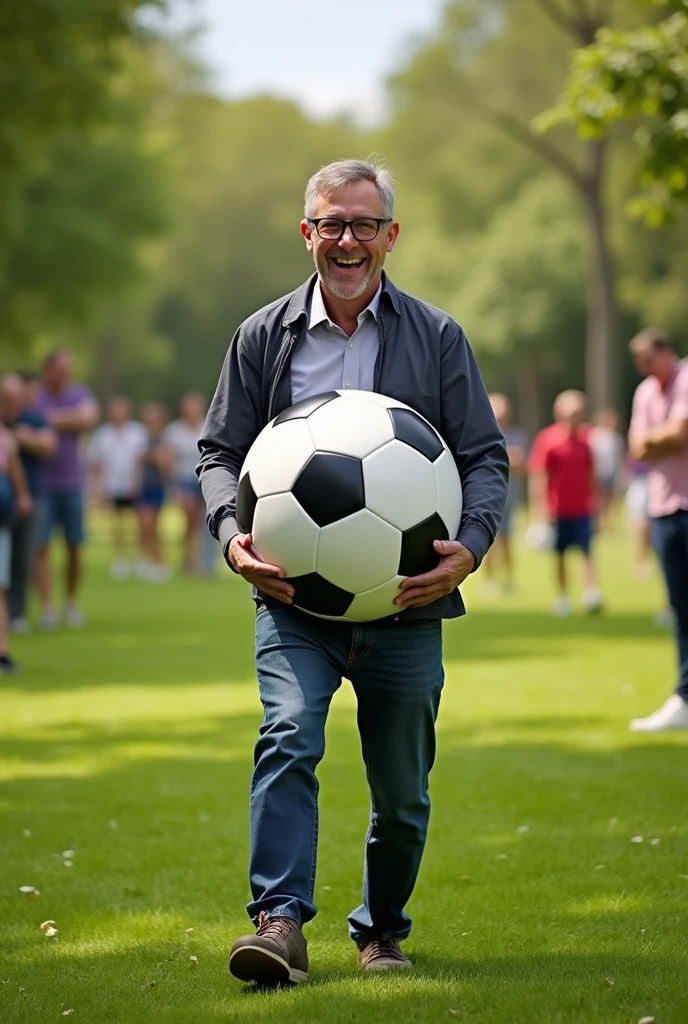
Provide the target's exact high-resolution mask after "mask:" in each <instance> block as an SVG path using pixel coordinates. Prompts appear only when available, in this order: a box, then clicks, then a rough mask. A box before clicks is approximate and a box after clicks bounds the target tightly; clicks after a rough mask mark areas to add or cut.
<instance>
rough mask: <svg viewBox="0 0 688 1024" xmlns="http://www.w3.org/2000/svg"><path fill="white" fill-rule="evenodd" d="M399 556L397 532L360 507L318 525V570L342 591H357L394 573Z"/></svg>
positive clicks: (377, 583) (398, 535) (371, 585)
mask: <svg viewBox="0 0 688 1024" xmlns="http://www.w3.org/2000/svg"><path fill="white" fill-rule="evenodd" d="M400 555H401V534H400V532H399V531H398V530H397V529H395V528H394V527H393V526H391V525H390V524H389V523H385V522H384V521H383V520H382V519H379V518H378V516H376V515H374V514H373V513H372V512H370V511H369V510H368V509H362V510H361V511H360V512H355V513H354V514H353V515H352V516H347V517H346V519H340V520H339V521H338V522H336V523H331V524H330V525H329V526H324V527H322V529H321V530H320V542H319V544H318V558H317V566H318V573H319V574H320V575H321V576H324V577H325V579H327V580H330V581H331V582H332V583H336V584H337V586H338V587H341V588H342V589H343V590H348V591H351V593H353V594H359V593H361V592H362V591H366V590H371V589H372V588H373V587H377V586H379V585H380V584H381V583H385V582H386V581H387V580H388V579H390V577H392V576H395V575H396V574H397V572H398V571H399V557H400Z"/></svg>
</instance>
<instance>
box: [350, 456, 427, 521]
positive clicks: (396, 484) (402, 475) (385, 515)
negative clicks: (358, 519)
mask: <svg viewBox="0 0 688 1024" xmlns="http://www.w3.org/2000/svg"><path fill="white" fill-rule="evenodd" d="M363 486H364V489H365V503H366V507H367V508H369V509H370V510H371V511H372V512H376V513H377V514H378V515H379V516H381V518H382V519H384V520H386V522H388V523H391V524H392V526H396V527H397V528H398V529H399V530H409V529H410V528H411V527H412V526H416V525H417V524H418V523H422V522H423V521H424V520H425V519H429V518H430V516H431V515H433V514H434V512H435V511H436V508H435V504H436V501H437V486H436V483H435V473H434V470H433V463H432V462H430V461H429V459H427V458H426V457H425V455H422V454H421V453H420V452H419V451H417V450H416V449H415V448H411V446H410V445H408V444H406V443H405V442H404V441H397V440H394V441H390V443H389V444H386V445H385V446H384V447H383V448H379V449H378V450H377V451H375V452H373V454H372V455H369V456H368V457H367V458H366V459H364V460H363Z"/></svg>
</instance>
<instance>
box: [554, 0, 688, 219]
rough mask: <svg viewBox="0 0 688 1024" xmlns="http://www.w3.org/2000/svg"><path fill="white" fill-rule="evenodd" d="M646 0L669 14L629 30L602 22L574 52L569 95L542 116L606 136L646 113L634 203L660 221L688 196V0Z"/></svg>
mask: <svg viewBox="0 0 688 1024" xmlns="http://www.w3.org/2000/svg"><path fill="white" fill-rule="evenodd" d="M647 3H648V7H653V8H657V7H661V8H663V12H664V14H665V15H666V16H665V17H664V18H663V19H662V20H661V21H659V22H658V23H651V24H647V25H643V26H642V27H641V28H637V29H634V30H632V31H628V32H618V31H617V32H615V31H612V30H611V29H608V28H601V29H599V31H598V32H597V33H596V35H595V39H594V42H592V43H591V44H590V45H588V46H584V47H582V48H581V49H579V50H577V51H576V52H575V53H574V55H573V67H572V71H571V74H570V76H569V78H568V81H567V82H566V87H565V91H564V94H563V96H562V98H561V99H560V101H559V102H558V104H557V105H556V106H555V107H553V108H552V109H551V110H550V111H548V112H547V113H546V114H543V115H542V117H541V118H540V119H539V122H538V124H539V127H540V129H541V130H543V131H547V130H549V129H550V128H553V127H555V126H557V125H560V124H575V125H576V127H577V128H578V131H579V133H580V135H581V137H582V138H584V139H588V140H593V141H599V140H601V139H603V138H604V137H605V136H606V135H608V129H609V127H610V126H611V125H612V124H614V123H615V122H617V121H619V120H622V119H639V120H640V126H639V127H638V129H637V131H636V132H635V139H636V142H637V144H638V146H639V147H640V149H641V161H640V173H639V178H640V184H641V186H642V187H643V192H642V194H641V195H640V196H637V197H635V198H634V199H633V200H632V202H631V203H630V204H629V209H630V212H631V214H634V215H636V216H643V217H644V218H645V220H646V222H647V223H648V224H649V225H651V226H658V225H660V224H666V223H670V222H672V221H673V220H674V219H675V217H676V215H677V210H678V208H679V207H680V206H681V205H683V204H686V203H688V0H673V2H671V0H647ZM648 13H650V12H648Z"/></svg>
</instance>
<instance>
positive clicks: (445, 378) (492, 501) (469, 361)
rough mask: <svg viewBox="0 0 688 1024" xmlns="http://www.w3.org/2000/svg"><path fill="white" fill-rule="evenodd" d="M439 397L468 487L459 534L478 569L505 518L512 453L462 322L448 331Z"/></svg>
mask: <svg viewBox="0 0 688 1024" xmlns="http://www.w3.org/2000/svg"><path fill="white" fill-rule="evenodd" d="M440 402H441V419H442V434H443V436H444V438H445V440H446V442H447V444H448V445H449V447H450V448H451V450H452V453H453V455H454V458H455V459H456V465H457V468H458V470H459V476H460V477H461V486H462V488H463V513H462V516H461V525H460V526H459V534H458V537H457V538H456V539H457V540H458V541H460V542H461V543H462V544H464V545H465V546H466V547H467V548H468V549H469V551H471V552H472V553H473V554H474V555H475V562H476V565H475V567H476V569H477V568H478V566H479V565H480V563H481V562H482V560H483V558H484V557H485V555H486V554H487V551H488V549H489V547H490V545H491V544H492V542H493V540H494V538H495V535H496V533H497V530H498V529H499V524H500V523H501V521H502V512H503V510H504V503H505V501H506V492H507V486H508V482H509V457H508V455H507V451H506V443H505V441H504V437H503V435H502V432H501V430H500V429H499V427H498V426H497V421H496V419H495V417H494V413H493V412H492V407H491V405H490V400H489V398H488V397H487V391H486V389H485V385H484V383H483V380H482V377H481V376H480V371H479V370H478V366H477V364H476V361H475V357H474V355H473V353H472V351H471V348H470V345H469V344H468V341H467V340H466V336H465V334H464V333H463V331H462V330H461V328H460V327H459V326H458V324H452V325H451V327H449V326H448V327H447V328H445V331H444V332H443V338H442V349H441V355H440Z"/></svg>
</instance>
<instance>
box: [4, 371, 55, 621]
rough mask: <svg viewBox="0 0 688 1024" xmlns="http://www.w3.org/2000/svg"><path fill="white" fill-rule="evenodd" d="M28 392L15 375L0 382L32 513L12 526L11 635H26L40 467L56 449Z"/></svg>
mask: <svg viewBox="0 0 688 1024" xmlns="http://www.w3.org/2000/svg"><path fill="white" fill-rule="evenodd" d="M30 402H31V391H30V389H29V388H28V387H27V385H26V384H25V383H24V380H23V379H22V377H20V376H19V374H17V373H9V374H7V376H5V377H3V378H2V380H1V381H0V422H1V423H2V424H3V425H4V426H5V427H7V428H8V429H9V430H10V431H11V432H12V434H13V436H14V439H15V441H16V444H17V450H18V454H19V459H20V461H21V464H22V469H23V471H24V477H25V479H26V484H27V487H28V490H29V493H30V495H31V500H32V509H31V511H30V512H26V513H25V514H24V515H22V516H15V518H14V520H13V523H12V537H11V540H12V563H11V570H10V586H9V590H8V593H7V610H8V614H9V617H10V627H11V629H12V632H14V633H28V631H29V623H28V619H27V617H26V602H27V596H28V589H29V583H30V580H31V576H32V573H33V567H34V558H35V555H36V548H37V542H38V537H37V525H38V517H37V511H36V510H37V506H38V502H39V499H40V466H41V461H42V460H43V459H46V458H48V457H49V456H50V455H53V454H54V453H55V451H56V449H57V437H56V435H55V431H54V430H52V429H51V428H50V427H49V426H48V422H47V420H46V419H45V417H44V416H42V415H41V414H40V413H39V412H37V411H36V410H35V409H32V408H31V406H30Z"/></svg>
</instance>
